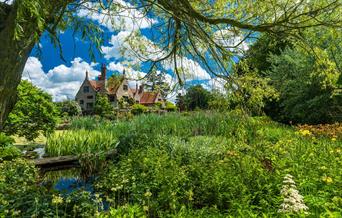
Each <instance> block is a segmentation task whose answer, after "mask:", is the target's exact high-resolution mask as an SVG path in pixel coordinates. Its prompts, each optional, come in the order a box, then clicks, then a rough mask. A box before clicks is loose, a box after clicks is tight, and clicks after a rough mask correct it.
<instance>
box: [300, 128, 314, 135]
mask: <svg viewBox="0 0 342 218" xmlns="http://www.w3.org/2000/svg"><path fill="white" fill-rule="evenodd" d="M298 132H299V134H300V135H302V136H311V135H312V133H311V132H310V130H307V129H300V130H299V131H298Z"/></svg>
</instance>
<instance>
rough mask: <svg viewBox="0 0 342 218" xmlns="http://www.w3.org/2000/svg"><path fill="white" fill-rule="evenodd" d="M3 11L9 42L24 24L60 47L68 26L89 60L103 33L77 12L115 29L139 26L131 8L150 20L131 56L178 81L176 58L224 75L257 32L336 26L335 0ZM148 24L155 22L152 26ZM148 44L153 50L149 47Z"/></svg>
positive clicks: (98, 4)
mask: <svg viewBox="0 0 342 218" xmlns="http://www.w3.org/2000/svg"><path fill="white" fill-rule="evenodd" d="M9 7H11V8H12V9H11V10H14V11H15V19H14V20H15V22H14V23H15V25H16V28H15V29H14V38H15V39H17V40H20V38H21V37H23V36H24V35H25V34H27V33H26V32H27V29H28V28H27V25H30V26H32V27H31V28H29V29H33V30H34V31H33V33H31V34H32V37H33V38H34V39H35V41H38V40H39V37H40V35H41V33H42V32H43V31H44V30H46V31H47V32H48V33H49V35H50V37H51V40H52V42H53V43H54V44H55V45H56V46H57V47H59V48H60V49H61V46H60V42H59V39H58V36H59V31H61V30H62V31H63V30H65V29H67V28H73V29H74V30H75V32H76V31H77V32H81V33H82V34H81V35H82V39H84V40H90V41H91V42H92V44H91V45H90V46H89V53H90V54H91V57H92V58H94V57H95V56H94V51H93V48H94V47H95V48H97V49H98V50H101V45H102V43H103V31H102V30H101V28H100V27H99V26H98V25H97V24H96V23H95V22H91V21H89V20H87V19H85V18H82V17H79V16H77V15H78V12H79V11H80V10H87V11H89V12H90V13H99V14H102V15H103V19H104V20H105V19H106V20H107V21H106V22H108V21H109V22H111V24H112V26H113V28H116V27H118V26H120V23H118V20H117V19H115V18H116V17H120V16H130V17H131V18H132V20H135V22H136V23H135V24H136V25H139V19H142V17H136V15H135V14H127V13H123V11H128V10H132V9H137V10H138V11H140V12H141V16H143V17H146V18H149V20H151V27H152V32H154V34H153V36H152V37H153V40H152V41H153V42H154V45H149V44H145V46H144V45H141V44H140V45H139V46H138V45H137V44H136V43H135V44H134V43H132V44H131V49H132V50H134V51H133V53H134V54H135V55H136V56H138V57H139V58H140V59H141V60H143V61H145V62H149V63H150V64H151V70H152V68H153V67H155V66H158V63H165V62H168V64H169V65H171V66H172V68H173V69H174V71H175V73H176V74H177V76H178V78H179V80H182V79H183V78H182V77H181V75H182V74H184V73H185V72H184V70H185V69H184V68H183V66H182V61H181V60H182V57H189V58H192V59H194V60H196V61H198V62H199V63H201V64H202V65H203V66H204V67H205V68H206V70H208V72H210V73H212V74H213V75H216V76H226V75H228V74H229V73H228V71H229V69H230V67H231V64H232V62H231V58H232V57H233V56H235V55H238V54H239V53H240V52H241V51H237V49H239V46H240V45H241V44H242V43H243V42H244V41H247V42H248V41H251V40H253V38H255V37H258V36H259V34H258V32H266V33H269V34H273V35H277V36H282V37H289V38H292V39H301V38H302V37H301V35H302V34H301V33H302V31H303V30H304V29H307V28H310V27H317V26H324V27H328V28H330V27H332V28H341V26H342V20H341V17H340V16H339V14H341V12H342V11H341V2H340V1H339V0H328V1H327V0H325V1H310V0H288V1H253V0H245V1H239V3H235V1H231V0H216V1H213V2H211V3H208V1H206V0H196V1H194V0H171V1H170V0H159V1H154V0H130V1H127V2H124V1H102V0H97V1H88V0H83V1H71V0H68V1H61V0H53V1H46V0H33V1H32V0H16V1H14V3H13V4H12V5H10V6H9V5H7V4H4V3H1V11H0V12H1V19H0V21H1V22H4V20H5V19H3V18H2V17H4V16H6V11H8V10H9V9H8V8H9ZM152 17H153V19H152ZM152 20H155V21H157V22H155V23H153V22H152ZM104 22H105V21H104ZM1 25H2V24H1V23H0V27H1ZM25 26H26V28H25ZM136 34H138V33H136ZM236 37H238V38H239V41H237V42H235V41H234V42H233V44H232V38H236ZM132 38H134V35H132ZM303 40H304V39H303ZM147 46H148V47H149V48H147ZM151 46H155V48H153V49H151V48H150V47H151ZM157 53H158V54H159V55H156V54H157Z"/></svg>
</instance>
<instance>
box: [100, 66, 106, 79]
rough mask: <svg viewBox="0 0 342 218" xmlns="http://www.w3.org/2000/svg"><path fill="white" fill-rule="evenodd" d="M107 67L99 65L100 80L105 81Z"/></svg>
mask: <svg viewBox="0 0 342 218" xmlns="http://www.w3.org/2000/svg"><path fill="white" fill-rule="evenodd" d="M106 74H107V67H106V65H105V64H102V66H101V80H104V81H106Z"/></svg>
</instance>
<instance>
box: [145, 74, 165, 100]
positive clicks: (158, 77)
mask: <svg viewBox="0 0 342 218" xmlns="http://www.w3.org/2000/svg"><path fill="white" fill-rule="evenodd" d="M146 79H147V82H146V83H145V87H146V89H147V90H150V91H152V92H160V94H161V96H162V97H163V99H165V98H166V97H167V95H168V94H169V92H170V85H169V84H168V83H167V82H166V75H165V74H164V73H161V72H157V71H154V72H151V73H150V74H149V75H148V76H147V78H146Z"/></svg>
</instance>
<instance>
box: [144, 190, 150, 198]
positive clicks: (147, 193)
mask: <svg viewBox="0 0 342 218" xmlns="http://www.w3.org/2000/svg"><path fill="white" fill-rule="evenodd" d="M144 195H145V197H147V198H149V197H151V196H152V193H151V192H150V191H147V192H146V193H145V194H144Z"/></svg>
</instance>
